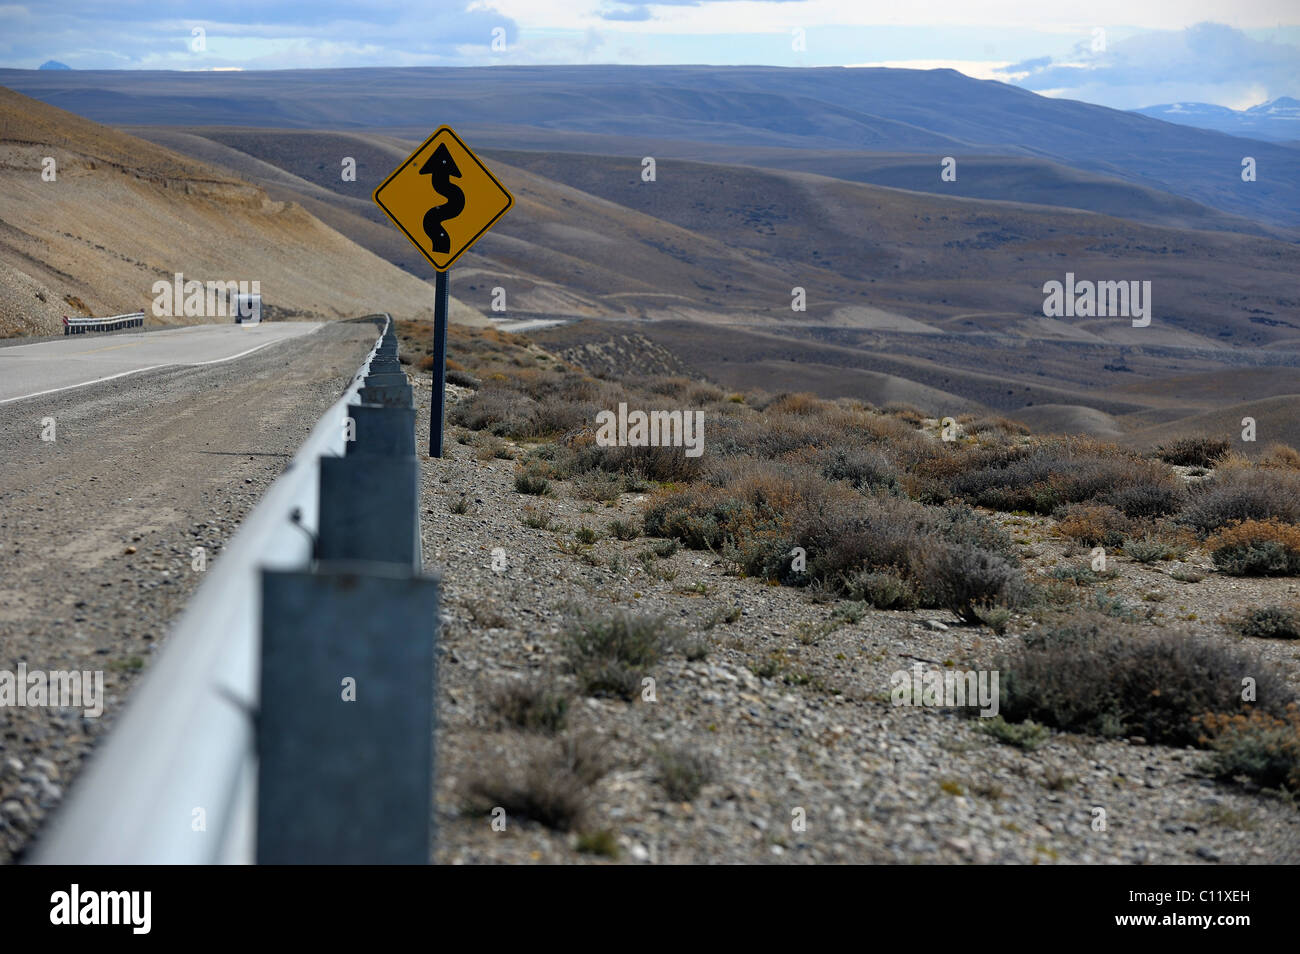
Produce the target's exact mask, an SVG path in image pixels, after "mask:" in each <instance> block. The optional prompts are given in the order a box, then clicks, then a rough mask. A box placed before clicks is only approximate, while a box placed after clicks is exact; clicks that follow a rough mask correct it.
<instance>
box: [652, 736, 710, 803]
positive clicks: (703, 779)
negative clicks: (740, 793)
mask: <svg viewBox="0 0 1300 954" xmlns="http://www.w3.org/2000/svg"><path fill="white" fill-rule="evenodd" d="M654 761H655V781H656V782H658V783H659V785H660V786H661V787H662V788H663V790H664V794H666V795H667V796H668V797H669V798H670V799H672V800H673V801H674V802H690V801H694V800H695V798H696V796H698V795H699V794H700V789H702V788H703V787H704V786H705V785H707V784H708V783H709V782H711V781H712V780H713V765H712V763H711V762H710V761H709V759H707V758H705V757H704V756H703V755H700V754H699V753H698V752H695V751H692V750H690V749H684V748H663V749H659V750H658V751H656V752H655V756H654Z"/></svg>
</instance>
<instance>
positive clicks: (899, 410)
mask: <svg viewBox="0 0 1300 954" xmlns="http://www.w3.org/2000/svg"><path fill="white" fill-rule="evenodd" d="M880 410H881V411H882V412H883V413H885V414H889V415H891V416H893V417H899V418H902V419H903V420H906V421H911V422H913V423H917V424H919V423H920V422H921V421H923V420H925V414H924V413H923V412H922V411H921V409H920V408H918V407H917V406H916V405H915V404H908V403H907V402H906V401H888V402H886V403H885V406H884V407H882V408H881V409H880Z"/></svg>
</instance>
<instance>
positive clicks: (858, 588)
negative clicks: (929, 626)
mask: <svg viewBox="0 0 1300 954" xmlns="http://www.w3.org/2000/svg"><path fill="white" fill-rule="evenodd" d="M844 591H845V593H846V595H847V596H848V597H849V598H850V599H853V600H861V601H864V602H867V603H870V604H871V605H872V606H874V607H876V608H877V609H885V610H890V609H915V608H916V607H917V605H918V604H919V602H920V601H919V600H918V598H917V595H916V588H915V587H914V586H913V585H912V584H911V583H909V582H908V581H907V580H904V579H903V578H902V577H900V576H898V575H897V574H896V573H890V572H888V571H882V572H876V571H873V570H867V571H864V572H861V573H857V574H854V575H853V576H851V577H849V578H848V579H846V580H845V582H844Z"/></svg>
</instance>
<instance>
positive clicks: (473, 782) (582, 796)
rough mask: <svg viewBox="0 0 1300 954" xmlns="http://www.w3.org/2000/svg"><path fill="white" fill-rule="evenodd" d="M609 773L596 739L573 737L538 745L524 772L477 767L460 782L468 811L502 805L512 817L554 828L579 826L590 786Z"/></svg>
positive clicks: (506, 766) (498, 766)
mask: <svg viewBox="0 0 1300 954" xmlns="http://www.w3.org/2000/svg"><path fill="white" fill-rule="evenodd" d="M607 771H608V766H607V764H606V762H605V760H604V757H603V756H602V755H601V751H600V748H599V745H598V743H597V742H596V741H595V740H593V739H591V738H589V737H587V736H577V737H574V738H566V739H560V740H557V741H556V742H554V743H551V744H548V745H545V746H541V747H539V748H538V749H537V750H536V751H535V752H534V753H533V755H532V756H531V757H529V759H528V761H527V762H526V764H525V765H524V767H523V770H522V771H520V770H519V769H517V768H515V767H514V766H511V765H509V764H506V763H504V762H502V763H500V764H492V765H489V766H488V767H487V768H485V769H480V770H479V772H478V773H476V774H475V775H473V776H471V777H470V778H469V780H468V781H467V782H466V783H465V787H464V795H465V798H466V801H467V803H468V805H469V807H470V808H471V810H473V811H481V812H487V811H491V810H492V809H494V808H504V809H505V810H506V814H507V815H508V816H510V817H512V818H515V817H517V818H529V819H532V820H533V821H535V822H538V823H540V824H542V825H545V826H546V827H547V828H552V829H555V830H556V831H573V830H574V829H577V828H581V827H583V825H584V823H585V821H586V819H587V815H588V813H589V811H590V806H591V796H592V786H594V785H595V784H596V782H598V781H599V780H600V779H601V777H602V776H604V775H605V773H606V772H607Z"/></svg>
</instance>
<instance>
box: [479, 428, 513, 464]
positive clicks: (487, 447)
mask: <svg viewBox="0 0 1300 954" xmlns="http://www.w3.org/2000/svg"><path fill="white" fill-rule="evenodd" d="M471 442H472V443H473V445H474V448H475V453H474V456H475V457H477V458H478V459H479V460H494V459H497V460H514V457H515V452H514V450H512V449H511V447H510V445H509V444H507V443H506V442H505V441H504V440H502V439H501V438H500V437H497V436H496V435H495V434H491V433H488V432H487V431H479V432H478V433H476V434H474V435H473V437H472V439H471Z"/></svg>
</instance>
